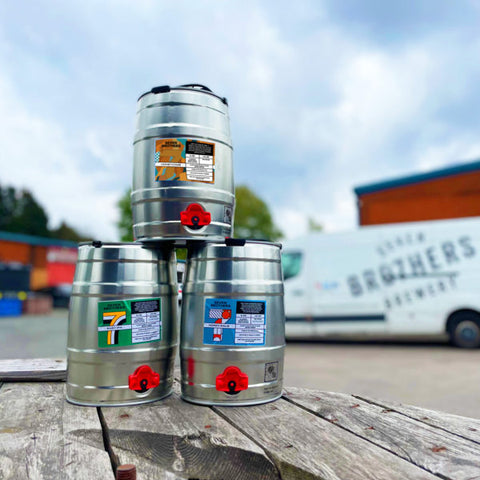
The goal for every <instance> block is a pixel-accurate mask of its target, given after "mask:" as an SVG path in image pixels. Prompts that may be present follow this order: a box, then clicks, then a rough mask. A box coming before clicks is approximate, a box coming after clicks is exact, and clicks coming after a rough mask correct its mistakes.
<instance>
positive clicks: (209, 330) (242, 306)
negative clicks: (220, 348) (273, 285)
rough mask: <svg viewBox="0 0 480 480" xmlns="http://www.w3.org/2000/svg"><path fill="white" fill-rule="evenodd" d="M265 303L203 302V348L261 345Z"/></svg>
mask: <svg viewBox="0 0 480 480" xmlns="http://www.w3.org/2000/svg"><path fill="white" fill-rule="evenodd" d="M266 308H267V306H266V302H265V301H250V300H233V299H213V298H207V299H206V300H205V319H204V328H203V343H204V344H205V345H265V333H266V328H267V325H266Z"/></svg>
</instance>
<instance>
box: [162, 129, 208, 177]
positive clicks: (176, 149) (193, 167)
mask: <svg viewBox="0 0 480 480" xmlns="http://www.w3.org/2000/svg"><path fill="white" fill-rule="evenodd" d="M154 143H155V151H154V159H155V180H156V181H157V182H168V181H173V180H175V181H180V182H182V181H183V182H202V183H214V181H215V144H214V143H209V142H200V141H198V140H191V139H188V138H162V139H158V140H155V141H154Z"/></svg>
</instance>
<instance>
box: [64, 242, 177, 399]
mask: <svg viewBox="0 0 480 480" xmlns="http://www.w3.org/2000/svg"><path fill="white" fill-rule="evenodd" d="M175 264H176V262H175V251H174V249H173V247H172V246H171V245H170V246H168V245H167V246H165V244H164V246H163V247H162V248H160V247H156V248H145V247H143V246H142V245H141V244H135V243H130V244H128V243H123V244H122V243H104V244H102V243H101V242H93V243H82V244H80V247H79V252H78V261H77V266H76V270H75V278H74V282H73V290H72V296H71V299H70V314H69V328H68V346H67V353H68V372H67V400H68V401H69V402H71V403H75V404H78V405H91V406H97V405H112V406H115V405H134V404H139V403H146V402H152V401H154V400H158V399H160V398H163V397H165V396H167V395H169V394H170V393H171V388H172V383H173V364H174V358H175V353H176V349H177V288H176V271H175Z"/></svg>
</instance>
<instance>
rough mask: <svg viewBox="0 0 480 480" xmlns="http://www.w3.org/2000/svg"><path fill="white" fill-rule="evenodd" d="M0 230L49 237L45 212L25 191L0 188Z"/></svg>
mask: <svg viewBox="0 0 480 480" xmlns="http://www.w3.org/2000/svg"><path fill="white" fill-rule="evenodd" d="M0 230H5V231H7V232H14V233H26V234H29V235H39V236H41V237H49V236H50V231H49V230H48V217H47V214H46V213H45V210H44V209H43V207H42V206H41V205H39V204H38V203H37V201H36V200H35V198H33V195H32V194H31V193H30V192H29V191H27V190H21V191H16V190H15V189H14V188H13V187H1V186H0Z"/></svg>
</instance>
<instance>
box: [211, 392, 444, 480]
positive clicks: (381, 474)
mask: <svg viewBox="0 0 480 480" xmlns="http://www.w3.org/2000/svg"><path fill="white" fill-rule="evenodd" d="M214 410H215V411H217V412H219V413H220V414H221V415H222V416H223V417H224V418H225V419H228V421H229V422H230V423H231V424H232V425H234V426H235V427H236V428H238V429H239V430H240V431H241V432H243V433H245V434H246V435H247V436H248V437H250V438H254V439H255V442H256V443H258V444H259V445H260V446H261V447H262V448H263V449H264V450H266V451H268V452H269V456H270V457H271V458H273V459H274V461H275V463H276V465H277V467H278V469H279V470H280V474H281V477H282V479H283V480H287V479H302V480H303V479H313V478H315V479H317V478H318V479H326V480H337V479H348V480H360V479H362V480H366V479H368V480H385V479H389V480H394V479H407V478H408V479H409V480H414V479H423V480H428V479H432V480H433V479H434V478H436V477H434V476H433V475H431V474H429V473H427V472H426V471H424V470H421V469H420V468H418V467H416V466H414V465H412V464H411V463H409V462H408V461H405V460H402V459H401V458H399V457H398V456H396V455H393V454H392V453H389V452H387V451H385V450H383V449H380V448H379V447H377V446H375V445H372V444H371V443H370V442H368V441H366V440H363V439H361V438H359V437H358V436H356V435H354V434H352V433H349V432H347V431H345V430H344V429H342V428H339V427H338V426H337V425H335V424H333V423H330V422H328V421H326V420H324V419H321V418H319V417H318V416H316V415H313V414H312V413H309V412H307V411H305V410H304V409H302V408H300V407H298V406H295V405H293V404H292V403H290V402H287V401H286V400H283V399H281V400H278V401H277V402H275V403H270V404H266V405H259V406H255V407H248V408H239V407H235V408H226V407H222V408H220V407H214Z"/></svg>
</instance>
